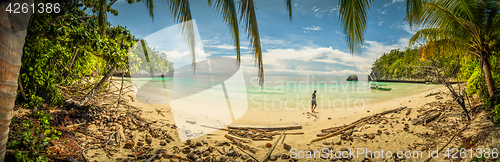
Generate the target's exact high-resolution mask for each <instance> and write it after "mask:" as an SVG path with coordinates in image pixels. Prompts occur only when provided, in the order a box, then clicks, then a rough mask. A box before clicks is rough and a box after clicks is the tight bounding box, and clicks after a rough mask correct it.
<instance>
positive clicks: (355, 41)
mask: <svg viewBox="0 0 500 162" xmlns="http://www.w3.org/2000/svg"><path fill="white" fill-rule="evenodd" d="M370 3H371V0H341V1H340V9H339V13H340V22H341V25H342V26H343V28H344V30H343V33H344V35H345V38H346V40H347V46H349V49H350V50H351V52H352V53H355V52H360V51H361V47H362V46H363V40H364V33H365V31H366V17H367V11H368V9H369V8H370Z"/></svg>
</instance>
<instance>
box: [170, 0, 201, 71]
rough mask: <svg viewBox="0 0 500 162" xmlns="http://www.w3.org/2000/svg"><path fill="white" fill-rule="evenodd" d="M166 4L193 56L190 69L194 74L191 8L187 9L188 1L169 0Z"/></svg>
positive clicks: (194, 43) (194, 44)
mask: <svg viewBox="0 0 500 162" xmlns="http://www.w3.org/2000/svg"><path fill="white" fill-rule="evenodd" d="M168 2H169V3H168V5H169V7H170V11H171V12H172V14H173V16H174V20H175V21H176V22H177V23H179V25H180V26H181V29H182V34H183V35H184V39H185V40H186V42H187V44H188V48H189V51H190V53H191V55H192V56H193V62H192V64H191V67H192V68H193V73H194V72H195V71H196V60H195V47H196V39H195V35H194V24H193V22H192V21H191V20H192V19H193V18H192V15H191V8H190V7H189V0H169V1H168Z"/></svg>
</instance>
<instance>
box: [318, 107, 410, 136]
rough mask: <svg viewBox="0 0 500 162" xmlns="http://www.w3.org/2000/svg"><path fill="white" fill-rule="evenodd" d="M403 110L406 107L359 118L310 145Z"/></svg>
mask: <svg viewBox="0 0 500 162" xmlns="http://www.w3.org/2000/svg"><path fill="white" fill-rule="evenodd" d="M405 108H406V106H404V107H400V108H396V109H393V110H387V111H384V112H381V113H378V114H375V115H372V116H367V117H364V118H361V119H359V120H357V121H355V122H353V123H352V124H349V125H348V126H345V127H343V128H342V129H340V130H338V131H336V132H333V133H330V134H328V135H326V136H324V137H320V138H316V139H313V140H312V141H311V143H313V142H316V141H321V140H324V139H327V138H330V137H333V136H335V135H338V134H340V133H342V132H343V131H345V130H348V129H351V128H354V127H355V126H356V125H358V124H360V123H363V122H365V121H367V120H369V119H371V118H373V117H376V116H382V115H385V114H389V113H394V112H398V111H401V110H403V109H405ZM335 128H336V127H335Z"/></svg>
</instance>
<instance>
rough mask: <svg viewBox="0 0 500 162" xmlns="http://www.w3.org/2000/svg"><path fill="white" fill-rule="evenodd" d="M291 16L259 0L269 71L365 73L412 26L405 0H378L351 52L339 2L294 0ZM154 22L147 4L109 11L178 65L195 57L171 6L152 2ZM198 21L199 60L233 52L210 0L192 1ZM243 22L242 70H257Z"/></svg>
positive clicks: (402, 41)
mask: <svg viewBox="0 0 500 162" xmlns="http://www.w3.org/2000/svg"><path fill="white" fill-rule="evenodd" d="M292 4H293V8H292V10H293V17H292V18H293V20H292V22H290V21H289V19H288V12H287V10H286V6H285V4H284V2H283V1H282V0H266V1H265V0H255V6H256V8H257V10H256V15H257V21H258V25H259V26H258V27H259V32H260V36H261V43H262V49H263V50H262V51H263V57H264V67H265V69H264V70H265V74H266V75H334V76H347V75H350V74H358V75H366V74H368V73H369V72H370V68H371V65H372V63H373V62H374V61H375V59H376V58H378V57H380V56H381V55H382V54H383V53H384V52H386V53H387V52H389V51H390V50H391V49H394V48H400V49H404V48H405V47H406V46H407V45H408V39H409V38H410V37H411V36H412V34H413V33H414V32H415V31H416V30H413V31H411V30H410V28H409V27H408V25H407V24H406V23H405V22H404V16H405V4H404V1H403V0H377V1H374V2H373V3H372V7H371V9H370V10H369V14H368V15H369V17H368V24H367V30H366V33H365V42H364V45H365V46H364V47H363V52H362V53H361V54H357V55H352V54H351V53H350V51H349V49H348V47H347V45H346V42H345V38H344V35H343V34H342V29H341V26H340V25H339V19H338V18H339V15H338V4H339V3H338V1H326V0H307V1H306V0H303V1H299V0H292ZM154 5H155V8H154V14H155V17H154V21H152V18H151V17H150V16H149V14H148V11H147V9H146V7H145V4H143V3H136V4H128V3H126V2H121V1H120V2H117V3H116V4H114V5H113V8H114V9H117V10H118V12H119V15H118V16H113V15H108V20H109V21H110V22H111V24H112V25H122V26H127V29H129V30H130V31H131V32H132V34H133V35H135V36H136V37H137V38H145V39H146V40H147V41H148V42H149V43H150V44H151V45H152V46H154V47H155V48H156V49H157V50H159V51H164V52H165V53H166V54H167V56H168V58H171V59H173V61H174V66H175V67H180V66H183V65H186V64H188V63H189V62H190V61H191V60H190V59H191V57H189V55H188V52H187V48H186V46H185V43H184V42H183V38H182V36H181V34H180V30H179V27H178V25H176V23H174V20H173V18H172V15H171V13H170V11H169V9H168V6H167V5H166V4H165V3H163V2H161V1H155V3H154ZM190 5H191V11H192V15H193V19H194V20H195V25H196V27H197V30H196V38H197V46H196V53H197V55H196V57H197V59H196V60H203V59H205V57H220V56H229V57H234V56H235V55H236V54H235V50H234V46H233V43H232V38H231V35H230V33H229V29H228V27H227V26H226V24H225V23H224V22H223V21H222V18H221V16H220V14H219V13H217V12H216V11H215V10H214V9H213V8H212V7H210V6H208V3H207V1H205V0H199V1H194V0H193V1H190ZM246 36H247V34H246V32H245V30H244V27H243V26H242V25H241V26H240V38H241V40H240V41H241V48H242V49H241V52H242V64H241V65H242V69H243V71H244V73H245V74H250V75H256V74H257V71H256V68H255V66H254V64H253V61H252V59H253V58H252V55H251V51H250V50H251V48H250V44H249V40H248V39H247V37H246Z"/></svg>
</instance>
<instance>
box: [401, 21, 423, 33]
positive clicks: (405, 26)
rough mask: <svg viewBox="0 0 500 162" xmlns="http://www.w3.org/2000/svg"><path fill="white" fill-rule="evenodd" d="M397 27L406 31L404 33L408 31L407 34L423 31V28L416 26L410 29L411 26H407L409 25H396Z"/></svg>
mask: <svg viewBox="0 0 500 162" xmlns="http://www.w3.org/2000/svg"><path fill="white" fill-rule="evenodd" d="M395 26H396V28H398V29H401V30H404V31H406V32H408V33H410V34H415V33H416V32H417V31H419V30H420V29H422V27H420V26H414V27H413V28H410V25H409V24H407V23H404V24H396V25H395Z"/></svg>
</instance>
